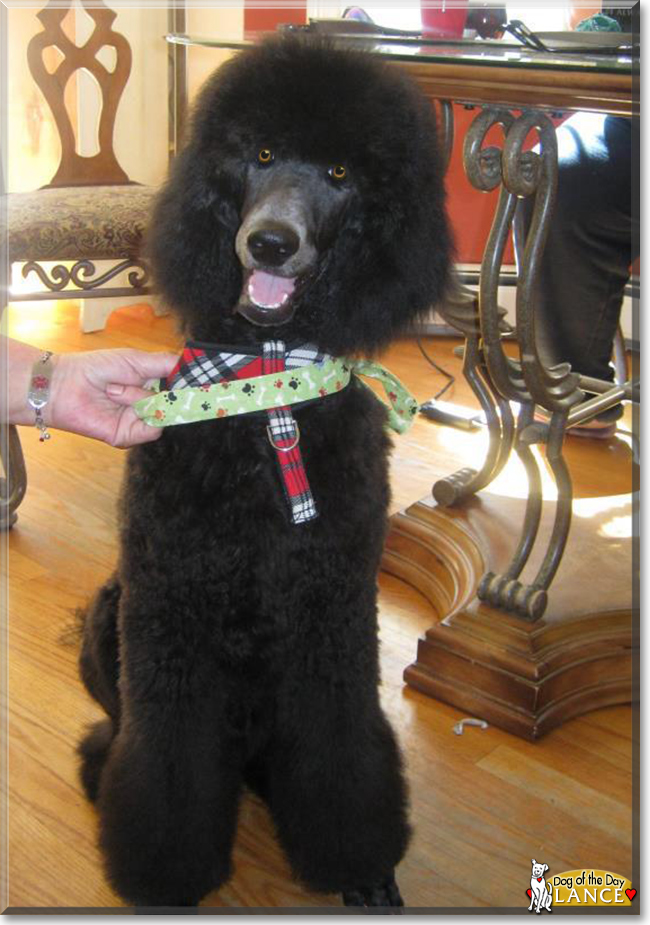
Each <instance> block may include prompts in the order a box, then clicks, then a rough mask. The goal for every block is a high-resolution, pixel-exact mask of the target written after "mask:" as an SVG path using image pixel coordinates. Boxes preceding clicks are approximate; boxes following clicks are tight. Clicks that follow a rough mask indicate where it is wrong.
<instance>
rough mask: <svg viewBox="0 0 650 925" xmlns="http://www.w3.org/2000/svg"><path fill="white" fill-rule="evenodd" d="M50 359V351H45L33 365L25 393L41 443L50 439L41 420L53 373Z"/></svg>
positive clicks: (48, 397) (47, 399) (48, 396)
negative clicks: (32, 410)
mask: <svg viewBox="0 0 650 925" xmlns="http://www.w3.org/2000/svg"><path fill="white" fill-rule="evenodd" d="M51 358H52V351H51V350H46V351H45V353H44V354H43V355H42V356H41V358H40V359H39V360H37V361H36V363H34V366H33V367H32V377H31V379H30V382H29V391H28V393H27V403H28V404H29V405H30V406H31V407H32V408H33V409H34V412H35V418H34V424H35V426H36V428H37V429H38V430H39V431H40V437H39V438H38V439H39V440H40V442H41V443H43V442H44V441H45V440H49V439H50V434H49V432H48V430H47V425H46V423H45V421H44V420H43V408H44V407H45V405H46V404H47V403H48V401H49V399H50V383H51V381H52V373H53V372H54V364H53V363H52V359H51Z"/></svg>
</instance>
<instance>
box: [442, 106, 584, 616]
mask: <svg viewBox="0 0 650 925" xmlns="http://www.w3.org/2000/svg"><path fill="white" fill-rule="evenodd" d="M497 125H499V126H501V128H502V129H503V134H504V141H503V149H502V151H499V149H498V148H495V146H493V145H492V146H487V147H485V148H483V143H484V141H485V139H486V136H487V134H488V132H489V131H490V129H492V128H493V127H494V126H497ZM531 134H535V135H536V136H537V145H536V147H535V148H534V149H533V150H530V149H527V144H528V139H529V138H530V136H531ZM464 158H465V170H466V173H467V176H468V178H469V180H470V182H471V183H472V184H473V185H474V186H475V187H476V188H477V189H479V190H492V189H495V188H496V187H497V186H499V184H501V189H500V192H499V199H498V202H497V207H496V210H495V215H494V220H493V223H492V228H491V231H490V236H489V239H488V242H487V246H486V249H485V253H484V257H483V262H482V265H481V279H480V285H479V297H478V312H479V319H478V324H479V328H480V348H479V349H480V354H481V358H482V360H483V366H482V371H483V375H484V377H485V380H486V381H487V382H488V383H489V384H490V387H491V388H493V389H494V390H495V392H496V393H497V394H499V395H500V396H501V397H502V399H503V400H505V401H506V402H510V401H516V402H518V403H519V404H520V413H519V418H518V422H517V433H516V438H515V439H514V441H513V440H512V438H510V441H509V445H508V446H507V448H505V452H506V458H507V456H508V455H509V453H510V450H511V449H512V447H513V445H514V449H515V450H516V452H517V454H518V456H519V458H520V459H521V461H522V463H523V465H524V468H525V470H526V473H527V477H528V500H527V504H526V512H525V516H524V523H523V526H522V531H521V535H520V538H519V542H518V545H517V548H516V550H515V552H514V554H513V557H512V559H511V561H510V564H509V565H508V568H507V569H506V570H505V572H504V573H503V574H500V575H497V574H494V573H492V572H488V573H487V574H486V575H485V576H484V577H483V580H482V581H481V583H480V586H479V589H478V597H479V599H480V600H483V601H485V602H486V603H489V604H491V605H493V606H495V607H500V608H503V609H505V610H508V611H512V612H514V613H516V614H518V615H519V616H521V617H523V618H524V619H527V620H536V619H539V618H540V617H541V616H542V615H543V613H544V610H545V608H546V606H547V602H548V588H549V586H550V584H551V582H552V580H553V577H554V576H555V573H556V571H557V568H558V566H559V563H560V560H561V557H562V553H563V551H564V548H565V545H566V541H567V537H568V532H569V527H570V522H571V501H572V491H571V479H570V477H569V472H568V469H567V466H566V463H565V461H564V459H563V457H562V443H563V437H564V433H565V429H566V423H567V415H568V413H569V411H570V409H571V408H572V407H573V406H574V405H576V404H578V403H579V402H581V401H582V400H583V399H584V393H583V392H582V391H581V390H580V388H579V382H580V378H579V376H578V375H577V374H576V373H574V372H572V370H571V368H570V366H569V365H568V364H566V363H564V364H558V365H557V366H554V367H550V368H549V367H546V366H545V365H544V364H543V363H542V361H541V359H540V356H539V353H538V349H537V342H536V332H535V309H536V304H535V299H536V292H537V291H538V286H537V281H538V277H539V272H540V258H541V255H542V253H543V249H544V245H545V243H546V237H547V234H548V226H549V221H550V217H551V213H552V209H553V205H554V201H555V194H556V186H557V140H556V136H555V128H554V126H553V123H552V122H551V121H550V119H549V118H548V117H547V116H546V115H544V114H543V113H541V112H537V111H532V110H529V111H524V112H523V113H522V114H521V115H520V116H515V115H514V114H512V113H511V112H509V111H508V110H504V109H502V108H501V109H489V108H487V109H485V110H484V111H483V112H481V114H480V115H479V116H478V117H477V118H476V119H475V121H474V124H473V125H472V127H471V128H470V130H469V132H468V135H467V137H466V141H465V149H464ZM527 197H532V200H533V210H532V220H531V222H530V225H529V227H528V229H527V230H526V229H525V228H524V225H523V221H522V214H521V209H520V208H519V207H518V204H519V203H520V201H521V200H522V199H524V198H527ZM511 231H512V233H513V237H514V242H515V256H516V262H517V292H516V340H517V344H518V347H519V356H518V358H513V357H510V356H508V355H507V354H506V352H505V350H504V347H503V339H502V334H501V316H500V312H499V306H498V287H499V279H500V271H501V266H502V264H503V258H504V253H505V247H506V244H507V242H508V239H509V236H510V234H511ZM475 366H479V363H478V361H477V362H476V363H475ZM470 373H471V370H470ZM468 379H469V380H470V384H471V375H468ZM536 405H540V406H542V407H543V408H544V409H546V410H547V411H548V412H549V414H550V422H549V424H548V425H546V424H541V425H539V424H537V423H536V422H535V421H534V410H535V406H536ZM495 434H496V431H495ZM503 439H504V434H503V432H502V433H501V435H500V440H501V441H503ZM537 442H546V443H547V458H548V461H549V465H550V468H551V472H552V473H553V476H554V478H555V481H556V484H557V486H558V500H557V506H556V513H555V522H554V526H553V531H552V535H551V539H550V541H549V543H548V545H547V549H546V553H545V556H544V558H543V561H542V564H541V566H540V568H539V571H538V573H537V575H536V576H535V578H534V579H533V581H532V582H530V583H529V584H527V583H524V582H522V581H521V580H520V576H521V574H522V572H523V569H524V568H525V566H526V564H527V562H528V560H529V558H530V555H531V552H532V549H533V547H534V544H535V541H536V539H537V534H538V530H539V524H540V520H541V511H542V485H541V478H540V473H539V467H538V465H537V462H536V460H535V457H534V456H533V454H532V452H531V450H530V445H531V444H532V443H537ZM500 450H501V452H503V451H504V450H503V447H502V448H500ZM488 455H490V454H488ZM492 455H493V454H492ZM499 458H501V459H502V458H503V457H502V456H501V457H499ZM461 474H462V473H458V474H457V475H458V476H460V475H461ZM448 481H449V480H448ZM458 481H461V480H460V479H459V478H456V477H455V476H454V477H452V479H451V482H452V485H451V487H452V488H453V489H454V490H455V493H456V494H457V495H460V494H461V493H462V492H464V491H466V485H467V484H469V483H470V481H471V484H472V485H477V487H481V486H479V485H478V480H477V479H476V477H475V478H474V479H473V480H468V479H467V478H466V477H465V479H464V480H462V481H463V484H462V485H461V486H460V487H459V486H457V484H456V483H457V482H458Z"/></svg>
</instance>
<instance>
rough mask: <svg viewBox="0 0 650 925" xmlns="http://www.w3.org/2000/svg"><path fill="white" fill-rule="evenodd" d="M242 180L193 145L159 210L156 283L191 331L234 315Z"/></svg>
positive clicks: (150, 237) (152, 239) (152, 252)
mask: <svg viewBox="0 0 650 925" xmlns="http://www.w3.org/2000/svg"><path fill="white" fill-rule="evenodd" d="M242 195H243V194H242V183H241V180H240V179H239V178H238V177H237V176H236V175H234V174H233V173H232V172H228V171H226V170H220V169H219V167H218V165H216V164H214V163H211V162H210V160H209V159H208V158H207V157H206V154H205V152H203V151H200V150H197V149H195V146H194V144H193V143H190V144H189V145H188V146H187V147H186V148H185V150H184V151H183V152H182V153H181V154H180V155H179V156H178V157H177V158H176V160H175V161H174V164H173V167H172V171H171V174H170V177H169V180H168V181H167V183H166V185H165V186H164V187H163V189H162V191H161V193H160V194H159V196H158V199H157V201H156V205H155V207H154V211H153V216H152V219H151V224H150V228H149V231H148V233H147V242H146V250H147V255H148V257H149V260H150V261H151V265H152V268H153V273H154V279H155V283H156V285H157V287H158V289H159V291H160V292H161V294H162V295H163V297H164V299H165V301H167V302H168V303H169V305H170V307H172V308H173V309H174V310H175V311H176V312H177V313H178V314H179V315H180V316H181V320H182V322H183V325H184V327H185V328H193V327H196V323H197V322H199V323H200V319H201V317H202V316H206V317H208V316H212V317H214V315H215V314H216V313H218V312H223V313H225V312H228V311H229V310H230V309H231V308H232V305H233V304H234V303H235V302H236V300H237V297H238V295H239V291H240V289H241V269H240V267H239V263H238V261H236V260H233V256H232V255H233V251H234V241H235V235H236V234H237V229H238V227H239V211H240V206H241V198H242Z"/></svg>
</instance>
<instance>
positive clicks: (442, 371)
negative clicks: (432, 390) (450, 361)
mask: <svg viewBox="0 0 650 925" xmlns="http://www.w3.org/2000/svg"><path fill="white" fill-rule="evenodd" d="M415 339H416V341H417V345H418V347H419V348H420V353H421V354H422V356H423V357H424V359H425V360H426V361H427V363H429V365H430V366H433V368H434V369H435V371H436V372H438V373H440V375H441V376H444V377H445V379H447V380H448V382H447V383H446V384H445V385H443V387H442V388H441V389H440V391H439V392H437V393H436V394H435V395H434V396H433V398H432V399H430V401H438V400H439V399H440V398H442V396H443V395H444V394H445V392H446V391H447V390H448V389H450V388H451V387H452V385H453V384H454V382H455V381H456V377H455V376H453V375H452V374H451V373H449V372H447V370H446V369H443V368H442V366H439V365H438V364H437V363H436V361H435V360H432V359H431V357H430V356H429V354H428V353H427V352H426V350H425V349H424V347H423V346H422V338H421V337H420V336H419V335H418V336H417V337H416V338H415Z"/></svg>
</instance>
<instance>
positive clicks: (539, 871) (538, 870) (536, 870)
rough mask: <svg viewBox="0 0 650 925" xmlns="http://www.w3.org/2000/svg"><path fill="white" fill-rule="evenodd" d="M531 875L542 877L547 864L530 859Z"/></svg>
mask: <svg viewBox="0 0 650 925" xmlns="http://www.w3.org/2000/svg"><path fill="white" fill-rule="evenodd" d="M532 864H533V877H543V876H544V873H545V872H546V871H547V870H548V864H538V863H537V861H536V860H535V858H533V859H532Z"/></svg>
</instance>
